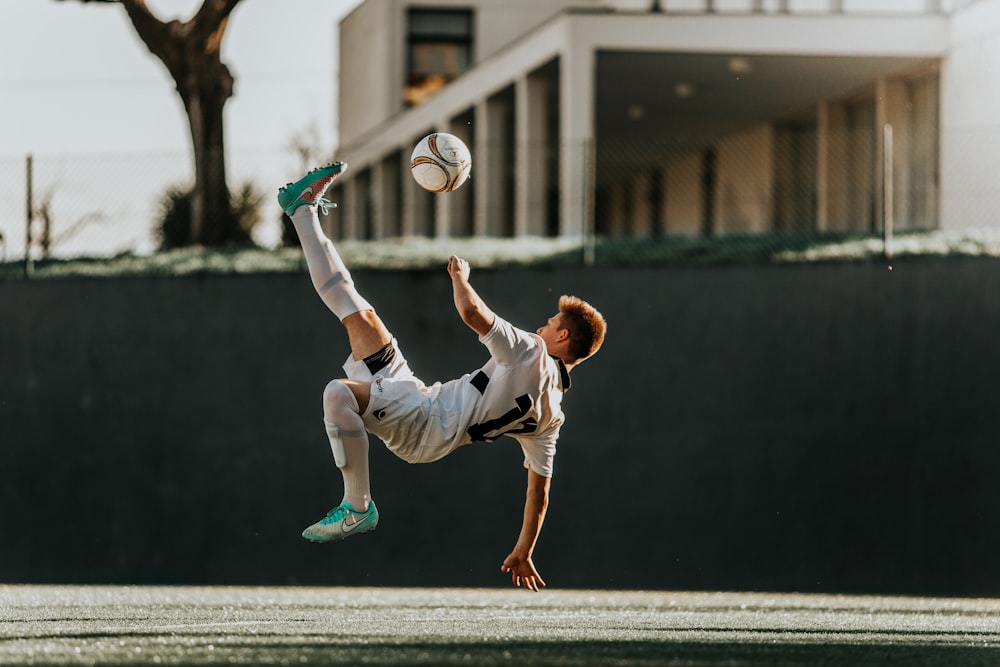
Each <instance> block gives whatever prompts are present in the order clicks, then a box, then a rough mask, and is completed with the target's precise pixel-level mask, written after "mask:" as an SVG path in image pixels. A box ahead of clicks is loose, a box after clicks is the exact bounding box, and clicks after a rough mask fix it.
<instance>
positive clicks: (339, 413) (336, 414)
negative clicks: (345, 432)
mask: <svg viewBox="0 0 1000 667" xmlns="http://www.w3.org/2000/svg"><path fill="white" fill-rule="evenodd" d="M323 412H324V414H325V416H326V418H327V419H328V420H329V421H332V422H334V423H336V424H343V423H344V421H345V419H344V418H345V416H347V415H349V414H351V413H353V414H354V415H357V414H358V400H357V399H356V398H355V397H354V392H353V391H351V388H350V387H348V386H347V385H346V384H344V383H343V382H341V381H340V380H331V381H330V383H329V384H327V385H326V389H324V390H323Z"/></svg>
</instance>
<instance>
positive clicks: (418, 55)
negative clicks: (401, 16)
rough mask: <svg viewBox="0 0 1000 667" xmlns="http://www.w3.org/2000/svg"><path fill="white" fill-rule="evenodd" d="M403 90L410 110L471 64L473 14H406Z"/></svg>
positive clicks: (416, 11) (442, 11) (430, 11)
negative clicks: (404, 83) (404, 78)
mask: <svg viewBox="0 0 1000 667" xmlns="http://www.w3.org/2000/svg"><path fill="white" fill-rule="evenodd" d="M406 18H407V26H408V27H407V45H406V53H407V56H406V88H405V89H404V91H403V101H404V102H405V103H406V106H408V107H411V106H415V105H417V104H420V103H421V102H423V101H424V100H425V99H427V98H428V97H430V96H431V95H433V94H434V93H436V92H437V91H438V90H440V89H441V88H444V87H445V86H446V85H447V84H448V83H450V82H451V81H453V80H454V79H456V78H458V76H459V75H460V74H462V73H463V72H465V71H466V70H467V69H469V67H470V66H471V64H472V12H471V11H470V10H453V9H410V10H408V11H407V15H406Z"/></svg>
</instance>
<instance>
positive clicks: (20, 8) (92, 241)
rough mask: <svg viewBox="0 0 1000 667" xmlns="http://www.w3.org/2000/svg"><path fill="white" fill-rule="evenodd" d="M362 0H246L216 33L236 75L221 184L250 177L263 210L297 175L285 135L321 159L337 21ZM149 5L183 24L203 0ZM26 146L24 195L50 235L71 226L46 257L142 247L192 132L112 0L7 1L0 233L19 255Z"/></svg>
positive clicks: (0, 61)
mask: <svg viewBox="0 0 1000 667" xmlns="http://www.w3.org/2000/svg"><path fill="white" fill-rule="evenodd" d="M360 3H361V0H243V2H242V3H241V4H240V5H238V6H237V7H236V9H235V10H234V11H233V14H232V16H231V18H230V22H229V27H228V28H227V31H226V35H225V38H224V41H223V62H224V63H226V64H227V65H228V66H229V69H230V71H231V72H232V73H233V75H234V77H235V79H236V84H235V95H234V97H233V98H232V99H230V100H229V102H228V103H227V105H226V111H225V114H226V115H225V121H226V136H225V141H226V147H227V169H228V172H229V181H230V187H231V188H233V187H234V186H235V185H237V184H238V183H240V182H242V181H243V180H253V181H254V182H255V184H256V185H257V186H258V187H259V189H260V190H261V191H262V192H265V193H266V194H267V195H268V197H267V200H266V201H267V202H268V210H267V211H265V218H276V217H277V216H278V215H279V212H278V211H277V207H276V205H274V204H273V197H271V196H270V195H271V194H272V193H273V191H274V190H275V189H276V188H277V187H278V186H279V185H283V184H284V183H285V182H287V181H289V180H294V179H295V178H297V177H298V173H297V172H298V170H299V169H300V163H301V158H300V157H299V156H298V155H297V154H296V153H295V151H294V150H293V149H292V145H293V143H294V140H295V139H296V138H298V137H309V136H312V137H314V138H315V140H316V141H315V144H316V148H317V155H320V156H322V158H323V159H326V158H328V157H329V156H330V155H331V154H332V152H333V150H334V149H335V147H336V143H337V137H336V96H337V91H336V75H337V55H338V54H337V42H336V32H337V24H338V22H339V20H340V19H341V18H342V17H343V16H345V15H346V14H348V13H349V12H350V11H351V10H353V9H354V8H355V7H357V6H358V5H359V4H360ZM148 5H149V6H150V8H151V9H152V10H153V12H154V13H155V14H156V15H157V16H159V17H160V18H161V19H164V20H169V19H173V18H179V19H181V20H184V19H187V18H189V17H190V16H192V15H193V14H194V12H195V11H196V10H197V8H198V7H200V5H201V0H148ZM29 154H31V155H32V156H33V158H32V161H33V166H34V169H33V179H32V180H33V183H32V187H33V190H34V192H35V200H36V202H37V201H38V199H39V197H40V196H48V198H49V200H50V201H51V207H50V210H51V211H52V218H53V224H54V226H55V227H56V230H55V231H56V234H57V235H58V234H59V231H60V229H62V230H66V229H68V228H71V227H73V226H80V230H81V231H80V232H79V233H77V234H76V235H75V236H72V237H69V238H65V239H64V240H62V241H61V242H60V243H59V245H58V246H57V247H56V249H55V251H56V254H59V255H73V254H94V255H111V254H115V253H117V252H121V251H128V250H131V251H136V252H147V251H150V250H151V249H152V248H151V243H152V241H151V240H150V238H149V237H150V234H149V229H148V225H149V223H150V220H149V218H150V216H151V215H153V214H155V211H156V200H157V198H158V197H159V195H160V194H161V193H162V192H163V191H164V190H165V189H166V187H167V186H168V185H170V184H171V183H173V182H175V181H178V180H183V179H185V178H189V177H190V165H189V162H190V157H189V156H190V135H189V133H188V129H187V119H186V116H185V114H184V111H183V108H182V106H181V102H180V98H179V97H178V95H177V93H176V91H175V90H174V86H173V83H172V80H171V79H170V77H169V75H168V74H167V72H166V70H165V68H164V67H163V65H162V64H161V63H160V61H159V60H158V59H156V58H155V57H154V56H152V55H151V54H150V53H149V51H148V50H147V49H146V47H145V45H144V44H143V43H142V41H141V40H140V39H139V38H138V36H136V34H135V30H134V28H133V27H132V24H131V23H130V22H129V20H128V18H127V16H126V14H125V10H124V9H123V8H122V7H120V6H118V5H117V4H105V3H89V4H86V3H82V2H79V1H77V0H64V1H57V0H4V12H3V20H2V21H0V234H3V248H2V254H3V255H4V256H5V257H6V258H8V259H11V258H15V257H18V256H21V257H23V256H24V252H25V217H26V214H25V211H26V206H25V198H26V197H25V191H26V177H25V173H26V171H27V169H26V157H27V155H29ZM136 181H139V182H136ZM124 193H129V194H124ZM271 209H273V210H271ZM87 220H90V221H91V222H86V221H87ZM268 222H272V221H268ZM277 229H278V224H277V222H276V221H273V225H271V224H269V225H268V228H267V229H265V230H264V231H263V232H262V233H261V239H260V240H261V241H262V242H263V243H264V244H265V245H268V244H269V243H273V241H274V238H275V234H276V230H277Z"/></svg>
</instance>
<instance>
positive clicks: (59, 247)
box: [0, 123, 1000, 262]
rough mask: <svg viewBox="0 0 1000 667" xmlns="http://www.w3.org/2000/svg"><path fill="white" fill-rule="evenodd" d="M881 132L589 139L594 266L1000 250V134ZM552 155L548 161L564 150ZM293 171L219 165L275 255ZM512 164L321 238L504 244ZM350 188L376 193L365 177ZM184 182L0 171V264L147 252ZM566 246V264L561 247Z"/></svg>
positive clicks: (117, 162) (158, 174) (336, 224)
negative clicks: (605, 260) (812, 252)
mask: <svg viewBox="0 0 1000 667" xmlns="http://www.w3.org/2000/svg"><path fill="white" fill-rule="evenodd" d="M885 131H886V130H885V128H883V132H882V133H879V132H874V131H872V130H871V129H869V128H867V127H866V128H864V129H860V128H854V129H851V128H849V127H848V128H841V129H837V130H827V131H823V132H821V131H818V130H817V127H816V125H815V123H805V124H801V123H800V124H784V125H782V124H773V123H767V124H761V125H760V126H758V127H755V128H751V129H750V130H746V131H743V132H740V133H736V134H733V135H729V136H725V137H716V138H713V139H712V140H706V141H701V142H697V141H692V140H691V138H687V139H686V140H685V141H684V142H680V141H664V142H651V141H645V142H643V141H633V140H624V139H619V140H615V139H605V140H598V141H597V142H595V148H594V150H593V151H592V152H585V151H584V152H583V153H585V154H587V155H591V156H593V157H592V158H591V159H593V160H594V168H593V169H592V171H591V174H590V178H589V182H590V183H591V184H592V185H593V194H592V196H587V198H586V199H587V201H586V202H585V204H584V206H583V208H582V210H583V213H584V215H585V216H587V217H588V218H589V219H590V220H591V221H592V222H591V228H592V230H593V234H594V237H593V238H583V239H582V240H581V242H582V243H588V242H589V243H592V244H599V245H602V246H603V247H604V248H605V253H604V255H602V254H601V253H598V254H597V260H598V261H600V260H601V257H602V256H604V257H608V254H607V253H608V252H609V251H608V249H610V248H617V250H616V251H615V254H614V257H615V259H614V261H616V262H621V261H628V260H629V259H630V256H629V253H631V258H633V259H635V260H636V261H644V258H647V255H648V257H655V256H656V255H657V253H661V254H663V256H664V257H667V258H670V257H677V256H697V255H699V254H705V253H709V254H710V253H711V252H713V250H712V248H713V247H715V248H716V252H722V253H724V254H725V253H731V254H734V255H737V256H739V255H743V256H750V257H753V256H759V255H761V254H774V253H776V252H781V251H783V250H799V249H802V248H806V247H809V246H810V245H813V244H816V243H824V242H840V241H843V240H845V239H849V238H853V239H862V240H865V241H876V242H883V243H884V238H883V237H884V235H885V234H886V232H887V231H892V232H894V233H895V234H897V235H906V234H907V233H911V232H928V231H934V230H940V229H945V230H965V231H967V230H970V229H975V230H985V233H986V236H981V238H984V239H986V240H985V241H984V243H992V244H995V241H993V240H990V239H994V238H995V237H996V236H997V235H1000V231H998V229H1000V226H998V221H997V220H996V218H995V215H994V211H996V210H997V209H998V207H1000V187H998V186H997V185H996V183H995V182H994V180H993V178H992V174H993V173H995V168H994V162H995V160H996V156H997V155H1000V128H996V127H992V126H991V127H979V128H967V129H962V130H947V131H944V132H941V133H940V137H939V136H938V131H937V129H936V128H935V127H932V126H924V125H920V126H914V127H912V128H910V129H909V130H906V131H903V132H899V131H897V132H893V133H890V134H886V133H885ZM548 150H549V152H552V153H553V157H555V156H557V154H558V148H557V147H552V146H550V147H549V149H548ZM299 161H300V160H299V158H297V157H296V156H294V155H292V154H283V153H281V152H280V151H260V152H257V153H253V152H247V153H234V154H232V155H230V157H229V159H228V162H227V165H228V171H229V183H230V187H231V189H233V190H234V191H235V190H236V188H237V187H238V185H240V184H243V183H245V182H248V181H249V182H251V183H252V184H253V185H254V187H256V188H257V189H258V190H259V191H260V192H261V193H262V194H264V195H265V196H264V198H263V199H264V202H265V203H264V205H263V206H264V209H265V210H263V211H261V220H262V222H261V224H260V225H259V228H258V229H256V230H255V238H256V240H257V241H258V242H259V243H260V244H261V245H262V246H264V247H275V246H277V245H279V244H280V240H281V233H282V223H281V212H280V210H279V209H278V207H277V204H276V202H275V200H274V198H273V197H272V196H270V195H271V194H272V193H273V192H274V191H275V189H276V188H277V187H278V186H279V185H282V184H284V183H285V182H287V181H288V180H291V179H293V178H294V177H295V176H296V175H298V174H299V173H300V172H301V171H302V170H303V169H304V167H305V165H301V164H299ZM547 164H548V166H547V167H546V172H547V176H546V180H547V185H546V190H547V191H546V192H545V193H544V195H543V199H544V201H543V203H541V204H540V205H539V206H537V207H536V211H535V213H533V215H536V216H543V217H544V218H545V219H544V220H541V222H539V221H533V222H531V224H530V226H529V229H534V230H544V231H542V232H541V233H542V234H543V235H544V234H548V235H550V236H553V237H554V236H558V235H559V230H560V223H559V221H558V219H557V218H558V216H559V215H560V207H561V206H564V205H565V202H564V201H563V200H561V198H560V183H561V181H560V177H559V174H560V169H559V165H558V160H557V159H552V160H548V162H547ZM510 166H511V168H510V169H509V170H507V171H506V172H505V174H504V175H503V177H502V179H501V180H502V181H503V182H502V183H501V184H500V185H499V187H498V188H495V189H493V188H477V187H476V185H475V184H474V182H475V180H476V178H477V176H478V175H479V174H477V171H476V169H475V167H474V169H473V176H472V179H473V180H472V181H471V182H470V184H468V185H466V186H463V188H462V189H461V190H459V191H457V192H456V193H452V194H450V195H427V194H426V193H422V192H421V193H420V194H419V195H418V196H419V198H418V199H417V200H415V201H411V203H410V207H411V208H420V209H422V210H423V213H422V216H423V218H424V219H425V221H424V223H423V224H421V225H418V226H416V227H411V228H410V230H411V235H407V234H403V233H402V231H401V230H405V229H406V228H405V227H400V226H399V225H398V224H397V225H396V226H395V227H393V226H391V225H390V226H385V225H378V224H373V223H371V222H370V221H368V222H366V223H364V224H361V225H360V226H359V227H356V228H355V231H354V232H352V233H347V231H346V229H345V225H344V224H343V216H346V215H348V213H347V211H346V209H347V208H352V207H353V208H356V209H357V211H358V212H355V213H354V214H356V215H361V216H362V217H364V216H367V217H372V216H375V215H377V214H378V207H377V206H376V205H375V200H376V199H377V198H378V197H379V196H380V195H379V194H378V193H377V192H374V191H367V192H365V193H363V194H360V195H355V197H354V199H348V200H347V201H346V202H345V201H344V200H341V205H342V207H341V208H340V209H337V210H336V211H334V214H333V217H331V218H328V219H327V221H326V222H327V227H328V231H329V233H330V234H331V237H333V238H335V239H337V240H338V241H372V240H374V241H386V240H394V239H395V240H398V239H399V238H403V237H407V238H412V237H420V238H424V239H429V240H432V239H436V240H438V241H441V242H444V241H445V240H449V239H450V240H455V239H468V238H470V237H474V236H476V233H475V227H474V225H471V224H469V221H468V220H465V219H464V218H465V217H470V216H474V215H476V211H477V210H479V211H482V210H484V209H487V208H490V207H494V208H498V209H499V210H500V211H501V213H502V215H503V216H505V217H506V218H509V220H505V221H504V222H503V224H501V225H500V226H498V227H496V228H495V229H494V231H492V232H490V233H488V234H486V235H485V237H487V238H485V240H487V241H489V240H492V241H495V242H497V243H501V242H502V239H504V238H507V239H513V238H515V237H516V236H518V234H517V232H516V231H515V230H516V229H517V228H518V227H517V225H516V224H515V217H516V216H517V215H519V213H518V206H517V205H516V204H515V203H514V201H513V200H514V199H515V198H516V197H517V196H518V195H517V186H516V179H517V170H516V169H515V168H514V167H513V163H512V164H511V165H510ZM397 176H398V177H396V178H393V179H390V180H391V182H392V183H393V187H394V188H396V189H397V190H399V189H401V188H402V187H403V184H402V182H401V180H400V178H399V177H403V178H405V177H407V175H406V174H405V167H404V166H403V165H402V164H401V165H400V173H399V174H398V175H397ZM352 177H354V178H357V179H358V181H359V182H362V183H364V184H365V187H368V186H369V185H370V182H371V179H370V178H369V176H368V175H366V174H353V173H352ZM481 177H482V178H485V176H481ZM191 181H192V175H191V168H190V165H189V158H188V157H187V156H186V155H183V154H180V153H177V154H154V155H110V154H109V155H65V156H39V155H35V156H22V157H6V158H0V234H2V240H0V244H2V245H0V257H2V258H3V259H4V260H7V261H13V260H18V259H21V258H24V257H25V252H26V249H27V248H28V247H29V243H30V256H31V257H32V258H33V259H39V258H42V257H43V256H46V255H50V256H53V257H62V258H65V257H71V256H86V255H90V256H99V257H107V256H112V255H116V254H119V253H129V252H130V253H135V254H146V253H149V252H152V251H154V250H156V249H157V247H158V237H157V224H158V222H159V221H160V220H161V219H162V216H163V211H162V207H163V195H164V194H165V192H166V191H167V190H168V189H170V188H172V187H180V188H185V187H190V184H191ZM483 192H486V193H487V194H489V193H490V192H496V193H499V194H498V195H496V196H498V197H499V198H500V199H502V200H503V201H502V202H501V203H500V204H495V202H494V203H490V202H487V206H477V205H476V202H475V197H476V196H481V195H482V193H483ZM343 194H344V193H343V192H337V193H335V196H339V195H343ZM29 196H30V197H31V202H32V204H31V206H29V204H28V198H29ZM388 199H389V200H391V201H392V206H393V207H394V208H395V209H396V210H395V212H394V213H393V215H395V216H396V217H397V218H398V217H401V216H404V215H407V214H409V215H413V214H414V213H413V211H410V212H409V213H407V212H406V211H404V210H403V209H404V208H405V207H406V206H407V204H406V203H405V202H406V200H405V198H404V197H402V196H401V195H400V194H399V192H397V193H396V194H395V195H391V196H389V197H388ZM425 200H426V201H425ZM428 202H430V204H429V205H427V203H428ZM345 203H346V204H348V206H344V204H345ZM456 204H457V205H456ZM443 205H448V206H452V207H453V208H455V209H457V210H455V211H453V214H452V215H451V218H452V219H453V220H452V222H451V225H450V226H449V227H446V228H444V229H443V230H442V228H441V227H440V226H436V225H435V223H434V218H435V215H436V213H435V208H436V207H440V206H443ZM29 210H30V211H31V221H32V223H31V236H30V239H29V236H28V225H27V222H28V219H29ZM493 212H495V211H493ZM383 214H384V212H383ZM520 215H523V207H522V210H521V213H520ZM337 216H340V218H338V217H337ZM459 217H461V218H462V220H458V219H457V218H459ZM887 221H888V222H889V225H887V224H886V222H887ZM573 224H577V223H573ZM497 230H499V231H497ZM570 236H572V234H571V235H570ZM561 240H562V241H563V243H562V245H560V250H561V251H563V250H564V249H565V241H566V238H563V239H561ZM960 242H962V243H964V241H960ZM419 247H421V248H424V249H426V248H427V247H428V246H427V244H426V243H421V244H419ZM900 247H903V246H900ZM969 247H970V246H968V245H967V244H966V246H965V248H966V249H968V248H969ZM720 248H721V249H722V250H719V249H720ZM940 251H941V247H940V246H936V252H940ZM623 253H624V256H623Z"/></svg>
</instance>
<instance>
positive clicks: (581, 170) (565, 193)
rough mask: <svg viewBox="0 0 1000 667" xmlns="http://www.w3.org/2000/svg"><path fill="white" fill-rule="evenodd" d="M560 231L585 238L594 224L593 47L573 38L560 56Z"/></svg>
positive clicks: (567, 234) (565, 236)
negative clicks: (592, 174)
mask: <svg viewBox="0 0 1000 667" xmlns="http://www.w3.org/2000/svg"><path fill="white" fill-rule="evenodd" d="M559 69H560V75H559V87H560V91H559V99H560V105H559V120H560V123H559V146H560V148H559V151H560V155H559V180H560V198H561V201H560V209H559V217H560V220H559V235H560V236H561V237H564V238H567V237H568V238H582V237H583V236H584V234H585V233H589V228H590V226H591V224H592V220H591V216H592V215H593V213H592V211H591V210H590V202H592V201H593V192H592V189H593V183H592V181H591V179H590V178H589V173H590V170H591V169H592V168H593V165H592V164H590V161H591V160H593V153H592V145H593V141H594V51H593V48H592V47H591V46H590V45H589V44H586V43H583V44H581V43H579V42H578V41H574V40H570V42H569V44H568V45H567V47H566V51H564V52H563V53H562V54H561V56H560V58H559Z"/></svg>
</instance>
